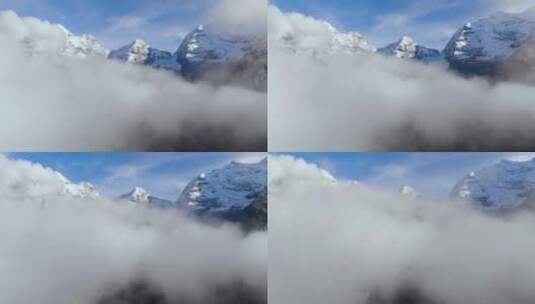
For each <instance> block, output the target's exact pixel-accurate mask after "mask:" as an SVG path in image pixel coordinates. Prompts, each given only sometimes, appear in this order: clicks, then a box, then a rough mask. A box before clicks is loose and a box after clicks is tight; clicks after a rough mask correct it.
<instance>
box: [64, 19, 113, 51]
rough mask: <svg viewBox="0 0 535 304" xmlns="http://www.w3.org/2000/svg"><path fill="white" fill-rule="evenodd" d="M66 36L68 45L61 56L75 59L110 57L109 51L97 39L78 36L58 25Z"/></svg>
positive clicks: (84, 35) (85, 35)
mask: <svg viewBox="0 0 535 304" xmlns="http://www.w3.org/2000/svg"><path fill="white" fill-rule="evenodd" d="M56 26H57V27H58V28H59V29H60V30H61V31H62V32H63V33H64V34H65V39H66V43H65V46H64V47H63V49H62V51H61V54H63V55H68V56H73V57H80V58H85V57H92V56H95V57H103V58H106V57H107V56H108V53H109V50H108V49H106V48H105V47H103V46H102V45H101V44H100V43H99V42H98V41H97V39H96V38H95V37H93V36H91V35H89V34H83V35H82V36H76V35H74V34H73V33H71V32H70V31H69V30H67V29H66V28H65V27H64V26H62V25H61V24H57V25H56Z"/></svg>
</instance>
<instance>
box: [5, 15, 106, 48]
mask: <svg viewBox="0 0 535 304" xmlns="http://www.w3.org/2000/svg"><path fill="white" fill-rule="evenodd" d="M0 28H1V30H0V34H2V35H4V37H5V38H8V39H12V40H13V41H14V42H17V43H20V45H21V46H22V48H23V49H24V50H25V51H26V52H27V53H28V54H30V55H33V56H36V55H47V56H72V57H77V58H86V57H102V58H105V57H107V55H108V50H107V49H106V48H104V47H103V46H102V45H101V44H100V43H99V42H98V41H97V40H96V39H95V37H93V36H91V35H89V34H83V35H81V36H76V35H74V34H73V33H72V32H70V31H69V30H67V29H66V28H65V27H64V26H62V25H61V24H52V23H49V22H47V21H43V20H40V19H37V18H33V17H19V16H18V15H17V14H16V13H15V12H13V11H2V12H0Z"/></svg>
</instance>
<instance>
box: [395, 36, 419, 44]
mask: <svg viewBox="0 0 535 304" xmlns="http://www.w3.org/2000/svg"><path fill="white" fill-rule="evenodd" d="M398 44H416V43H415V42H414V39H412V37H410V36H406V35H403V36H401V38H399V40H398Z"/></svg>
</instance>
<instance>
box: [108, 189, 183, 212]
mask: <svg viewBox="0 0 535 304" xmlns="http://www.w3.org/2000/svg"><path fill="white" fill-rule="evenodd" d="M118 199H119V200H121V201H127V202H130V203H134V204H140V205H145V206H149V207H155V208H172V207H173V203H172V202H171V201H169V200H165V199H161V198H158V197H155V196H152V195H150V194H149V193H148V192H147V191H146V190H145V189H143V188H141V187H134V189H132V191H130V192H128V193H125V194H123V195H121V196H119V198H118Z"/></svg>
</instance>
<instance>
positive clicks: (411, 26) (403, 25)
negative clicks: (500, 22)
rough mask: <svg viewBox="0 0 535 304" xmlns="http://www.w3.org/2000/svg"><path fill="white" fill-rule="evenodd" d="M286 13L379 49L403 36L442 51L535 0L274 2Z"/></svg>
mask: <svg viewBox="0 0 535 304" xmlns="http://www.w3.org/2000/svg"><path fill="white" fill-rule="evenodd" d="M270 2H271V3H272V4H275V5H276V6H277V7H279V8H280V9H282V10H283V11H293V12H300V13H303V14H306V15H310V16H313V17H316V18H320V19H324V20H327V21H329V22H331V23H332V24H334V25H335V26H336V27H338V28H339V29H341V30H344V31H357V32H360V33H362V34H364V35H365V36H366V37H367V38H368V40H369V41H370V42H371V43H372V44H374V45H375V46H377V47H382V46H384V45H386V44H388V43H391V42H393V41H396V40H397V39H399V37H401V36H402V35H409V36H411V37H413V38H414V39H415V40H416V41H417V42H418V43H421V44H422V45H427V46H429V47H435V48H439V49H442V48H444V46H445V45H446V43H447V42H448V40H449V38H450V37H451V35H452V34H453V33H454V32H455V30H456V29H458V28H459V27H460V26H462V25H463V24H464V23H466V22H469V21H473V20H474V19H477V18H480V17H486V16H488V15H490V14H492V13H494V12H496V11H507V12H518V11H522V10H524V9H525V8H527V7H530V6H533V5H535V1H533V0H358V1H354V0H336V1H333V0H271V1H270Z"/></svg>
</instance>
